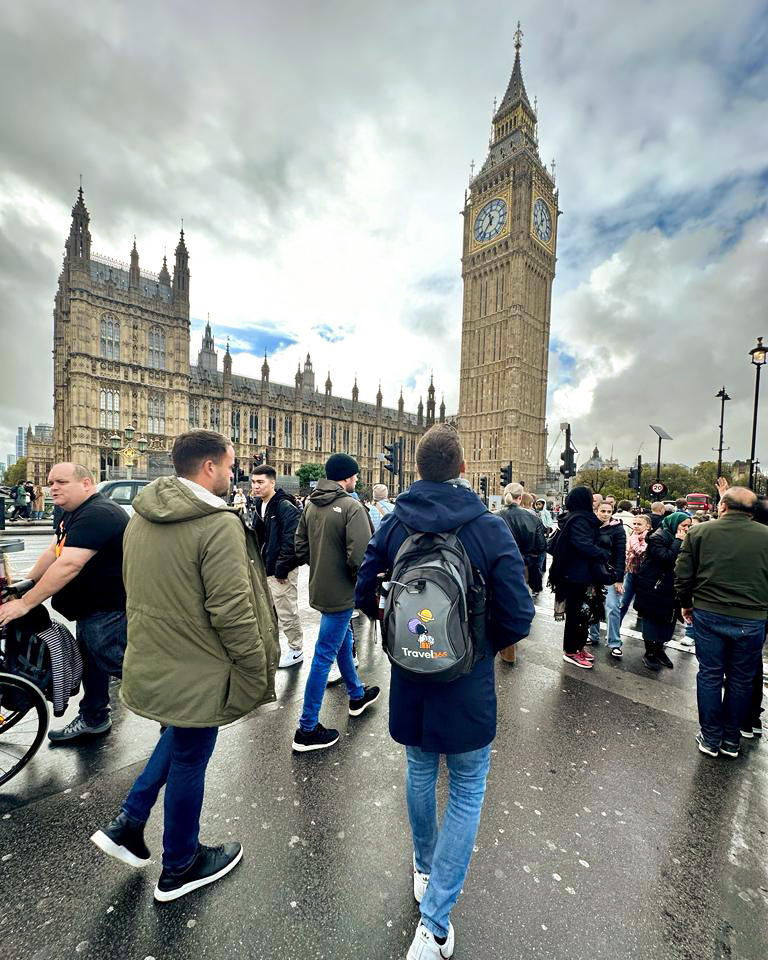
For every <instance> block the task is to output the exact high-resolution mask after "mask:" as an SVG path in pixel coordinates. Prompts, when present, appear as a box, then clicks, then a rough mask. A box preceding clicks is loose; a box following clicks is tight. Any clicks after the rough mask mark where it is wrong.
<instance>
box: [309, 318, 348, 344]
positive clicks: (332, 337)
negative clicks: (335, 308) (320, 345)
mask: <svg viewBox="0 0 768 960" xmlns="http://www.w3.org/2000/svg"><path fill="white" fill-rule="evenodd" d="M312 331H313V332H314V333H316V334H317V335H318V337H320V339H321V340H326V341H327V342H328V343H340V342H341V341H342V340H344V338H345V337H346V336H347V335H348V333H349V331H348V330H344V329H343V328H342V327H332V326H331V325H330V324H329V323H321V324H318V325H317V326H315V327H313V328H312Z"/></svg>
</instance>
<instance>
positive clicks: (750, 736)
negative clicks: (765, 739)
mask: <svg viewBox="0 0 768 960" xmlns="http://www.w3.org/2000/svg"><path fill="white" fill-rule="evenodd" d="M740 733H741V735H742V737H744V738H745V739H746V740H754V739H755V731H754V730H753V729H752V727H750V726H747V727H745V728H744V729H742V730H741V731H740Z"/></svg>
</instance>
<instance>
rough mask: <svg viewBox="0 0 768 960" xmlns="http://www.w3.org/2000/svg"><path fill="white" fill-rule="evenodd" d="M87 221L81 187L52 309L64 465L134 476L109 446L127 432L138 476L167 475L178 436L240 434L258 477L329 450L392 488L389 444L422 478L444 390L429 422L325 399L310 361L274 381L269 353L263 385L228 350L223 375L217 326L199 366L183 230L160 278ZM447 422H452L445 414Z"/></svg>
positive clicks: (409, 475)
mask: <svg viewBox="0 0 768 960" xmlns="http://www.w3.org/2000/svg"><path fill="white" fill-rule="evenodd" d="M89 226H90V217H89V214H88V211H87V209H86V206H85V203H84V200H83V193H82V189H81V190H80V191H79V194H78V198H77V201H76V203H75V205H74V207H73V209H72V225H71V229H70V234H69V238H68V240H67V243H66V252H65V256H64V266H63V269H62V272H61V275H60V277H59V288H58V292H57V294H56V303H55V308H54V446H55V456H56V459H57V460H74V461H76V462H78V463H82V464H84V465H85V466H87V467H89V469H90V470H91V471H92V472H93V474H94V476H96V477H99V478H101V479H104V478H106V477H107V476H110V477H123V476H125V468H126V465H127V464H126V463H125V462H124V457H122V455H121V454H120V453H118V454H113V452H112V443H111V437H112V436H113V434H117V435H118V436H120V438H121V444H122V443H123V442H124V440H123V433H122V431H123V430H124V428H125V427H126V426H128V425H130V426H133V427H134V429H135V430H136V437H135V438H134V444H133V445H134V447H135V445H136V443H135V441H136V439H137V438H138V436H140V435H143V436H144V437H145V438H146V439H147V441H148V444H149V449H148V451H147V453H146V454H145V455H144V456H140V457H139V460H138V461H137V462H136V464H135V467H134V476H137V477H146V476H149V477H153V476H157V475H159V474H161V473H166V472H168V452H169V451H170V447H171V445H172V443H173V439H174V437H176V436H177V435H178V434H179V433H183V432H184V431H185V430H188V429H194V428H198V427H199V428H205V429H211V430H218V431H220V432H221V433H223V434H225V435H226V436H228V437H231V439H232V442H233V444H234V447H235V452H236V455H237V459H238V463H239V464H240V465H241V466H242V467H243V468H244V469H249V468H250V466H251V464H252V463H253V461H254V460H255V459H256V457H257V456H260V455H261V456H264V455H266V458H267V462H268V463H270V464H272V465H273V466H274V467H275V469H276V470H277V472H278V473H279V474H283V475H291V474H295V473H296V471H297V470H298V468H299V467H300V466H301V465H302V464H304V463H322V462H323V461H324V460H325V459H326V458H327V457H328V456H330V454H331V453H335V452H337V451H344V452H347V453H350V454H351V455H352V456H354V457H355V458H356V459H357V461H358V463H359V464H360V468H361V479H362V480H363V482H364V483H368V484H372V483H376V482H378V481H379V480H384V482H386V481H387V480H391V477H390V474H389V473H387V472H385V471H384V470H383V467H382V462H381V460H380V459H379V457H378V455H379V454H380V453H381V452H382V451H383V450H384V445H385V444H390V443H392V442H394V441H395V440H396V439H397V438H398V437H401V436H402V437H403V438H404V440H405V471H404V479H405V482H406V483H410V482H412V480H413V479H414V478H415V449H416V443H417V442H418V438H419V437H420V436H421V435H422V434H423V432H424V430H425V429H426V428H427V427H429V426H431V425H432V424H433V423H434V422H435V420H436V409H435V388H434V385H433V384H432V383H430V386H429V389H428V391H427V405H426V416H425V413H424V406H423V404H422V403H421V401H420V402H419V410H418V413H416V414H412V413H407V412H406V411H405V410H404V404H403V397H402V393H401V396H400V399H399V401H398V405H397V409H393V408H389V407H384V406H383V403H382V401H383V398H382V394H381V387H379V392H378V394H377V396H376V402H375V404H371V403H365V402H361V401H360V399H359V390H358V387H357V381H356V380H355V383H354V386H353V387H352V397H351V399H347V398H343V397H338V396H334V394H333V389H332V383H331V378H330V373H329V374H328V379H327V380H326V382H325V386H324V391H323V392H322V393H320V391H319V390H318V389H316V387H315V375H314V372H313V369H312V361H311V359H310V357H309V355H307V358H306V361H305V363H304V367H303V369H302V368H301V365H300V366H299V370H298V371H297V373H296V377H295V383H294V384H293V385H287V384H280V383H274V382H272V381H271V380H270V376H269V364H268V363H267V358H266V355H265V357H264V364H263V365H262V369H261V374H262V375H261V379H260V380H258V379H252V378H248V377H242V376H237V375H236V374H233V372H232V356H231V354H230V353H229V348H228V347H227V350H226V353H225V355H224V358H223V364H222V369H221V370H219V368H218V354H217V351H216V349H215V347H214V340H213V336H212V333H211V328H210V324H209V325H208V326H207V327H206V330H205V335H204V337H203V342H202V345H201V349H200V351H199V353H198V362H197V365H193V364H190V362H189V357H190V321H189V280H190V272H189V253H188V251H187V247H186V243H185V240H184V231H183V230H182V231H181V236H180V239H179V243H178V245H177V247H176V251H175V262H174V267H173V276H171V275H170V273H169V271H168V266H167V263H166V260H165V258H163V266H162V269H161V270H160V272H159V273H158V274H153V273H150V272H148V271H146V270H143V269H140V267H139V254H138V251H137V249H136V244H135V242H134V245H133V250H132V251H131V255H130V264H121V263H119V262H117V261H115V260H112V259H110V258H108V257H103V256H100V255H98V254H96V253H93V252H92V251H91V234H90V229H89ZM439 419H440V420H444V419H445V407H444V405H443V404H441V406H440V412H439Z"/></svg>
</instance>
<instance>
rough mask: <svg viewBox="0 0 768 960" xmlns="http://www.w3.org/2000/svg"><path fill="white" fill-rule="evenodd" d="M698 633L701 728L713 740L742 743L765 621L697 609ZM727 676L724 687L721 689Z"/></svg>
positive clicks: (714, 742)
mask: <svg viewBox="0 0 768 960" xmlns="http://www.w3.org/2000/svg"><path fill="white" fill-rule="evenodd" d="M693 629H694V633H695V636H696V659H697V660H698V661H699V672H698V674H697V676H696V699H697V701H698V705H699V725H700V726H701V734H702V736H703V738H704V740H705V741H706V743H708V744H709V745H710V746H712V747H718V746H720V744H721V743H728V744H733V745H736V746H738V744H739V741H740V740H741V730H742V728H743V727H744V725H745V724H747V723H748V722H749V719H750V717H749V713H750V707H751V703H752V685H753V681H754V678H755V675H756V674H757V671H758V670H759V669H760V665H761V658H762V649H763V641H764V640H765V621H764V620H746V619H742V618H741V617H727V616H725V615H723V614H720V613H710V612H709V611H707V610H696V609H695V608H694V611H693ZM723 681H725V693H723Z"/></svg>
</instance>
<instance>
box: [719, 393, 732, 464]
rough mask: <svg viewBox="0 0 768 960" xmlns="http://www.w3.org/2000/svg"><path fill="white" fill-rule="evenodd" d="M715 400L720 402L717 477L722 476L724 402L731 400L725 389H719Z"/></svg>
mask: <svg viewBox="0 0 768 960" xmlns="http://www.w3.org/2000/svg"><path fill="white" fill-rule="evenodd" d="M715 399H717V400H720V444H719V446H718V448H717V476H718V477H722V475H723V421H724V420H725V401H726V400H730V399H731V398H730V397H729V396H728V394H727V393H726V392H725V387H721V388H720V390H719V391H718V392H717V393H716V394H715Z"/></svg>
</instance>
